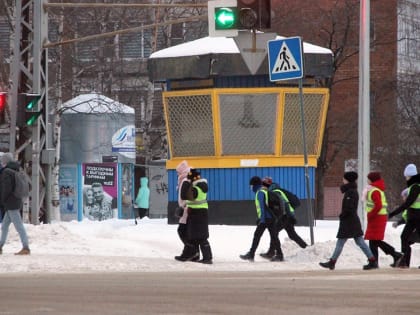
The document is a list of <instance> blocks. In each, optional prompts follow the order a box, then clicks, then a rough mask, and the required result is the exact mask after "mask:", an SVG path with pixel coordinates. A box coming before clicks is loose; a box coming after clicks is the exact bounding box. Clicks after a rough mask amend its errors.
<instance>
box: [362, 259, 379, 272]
mask: <svg viewBox="0 0 420 315" xmlns="http://www.w3.org/2000/svg"><path fill="white" fill-rule="evenodd" d="M378 268H379V266H378V261H377V260H376V259H375V258H370V259H369V263H368V264H367V265H364V266H363V270H371V269H378Z"/></svg>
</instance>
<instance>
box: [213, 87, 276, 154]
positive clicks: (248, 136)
mask: <svg viewBox="0 0 420 315" xmlns="http://www.w3.org/2000/svg"><path fill="white" fill-rule="evenodd" d="M277 96H278V94H220V95H219V103H220V122H221V135H222V137H221V155H242V154H274V144H275V138H274V133H273V130H274V129H275V126H276V117H277V103H278V102H277Z"/></svg>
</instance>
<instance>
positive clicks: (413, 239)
mask: <svg viewBox="0 0 420 315" xmlns="http://www.w3.org/2000/svg"><path fill="white" fill-rule="evenodd" d="M407 196H408V188H405V189H404V190H403V191H402V192H401V198H402V200H403V202H405V201H406V200H407ZM407 212H408V211H407V209H405V210H404V211H403V212H402V214H401V218H400V219H399V220H398V221H395V222H394V223H392V227H393V228H394V229H395V228H397V227H398V226H399V225H402V224H406V223H407V216H408V214H407ZM414 243H420V233H418V232H417V229H416V230H414V231H413V232H412V233H411V236H410V237H409V240H408V244H409V245H410V247H409V250H408V251H407V252H406V253H403V258H401V259H400V260H399V261H398V265H394V264H391V267H399V268H405V267H408V268H409V267H410V261H411V245H413V244H414ZM402 248H403V244H402V241H401V250H402ZM419 268H420V267H419Z"/></svg>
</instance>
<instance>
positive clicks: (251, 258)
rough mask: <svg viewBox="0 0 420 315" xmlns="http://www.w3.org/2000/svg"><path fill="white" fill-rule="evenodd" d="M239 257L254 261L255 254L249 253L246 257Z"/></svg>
mask: <svg viewBox="0 0 420 315" xmlns="http://www.w3.org/2000/svg"><path fill="white" fill-rule="evenodd" d="M239 257H240V258H241V259H243V260H249V261H254V254H253V253H251V252H248V253H246V254H245V255H239Z"/></svg>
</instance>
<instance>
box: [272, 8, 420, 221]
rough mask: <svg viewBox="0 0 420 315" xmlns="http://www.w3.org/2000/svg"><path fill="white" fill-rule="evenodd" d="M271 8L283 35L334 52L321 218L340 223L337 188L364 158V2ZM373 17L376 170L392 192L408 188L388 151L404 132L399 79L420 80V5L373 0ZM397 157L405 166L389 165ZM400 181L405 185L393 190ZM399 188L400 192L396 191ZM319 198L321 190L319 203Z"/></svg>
mask: <svg viewBox="0 0 420 315" xmlns="http://www.w3.org/2000/svg"><path fill="white" fill-rule="evenodd" d="M272 9H273V10H274V12H275V13H274V20H273V28H275V29H277V30H281V32H282V34H284V35H285V36H296V35H299V36H302V37H303V38H304V40H307V41H309V42H313V43H314V44H317V45H321V46H324V47H328V48H330V49H331V50H333V51H334V53H335V66H336V72H335V76H334V77H333V78H332V80H331V82H323V84H325V85H326V86H329V87H330V88H331V99H330V109H329V113H328V118H327V128H326V132H325V138H324V149H325V150H324V152H323V154H324V156H323V157H321V158H320V161H319V166H318V176H319V177H320V178H318V182H317V185H318V189H323V192H324V207H323V210H324V211H323V214H322V211H321V212H318V217H335V216H337V215H338V214H339V212H340V210H341V197H342V195H341V193H340V191H339V190H338V188H337V187H338V186H339V185H340V184H341V183H342V174H343V171H344V170H345V167H346V164H348V163H351V162H354V160H356V159H357V154H358V153H357V150H358V146H357V141H358V131H357V130H358V94H359V92H358V90H359V54H358V49H359V18H360V1H348V0H347V1H344V0H343V1H317V2H316V4H314V2H313V1H285V0H272ZM370 18H371V19H370V20H371V22H370V41H371V49H370V80H371V85H370V96H371V97H370V101H371V116H370V119H371V124H370V128H371V168H375V169H378V170H380V171H383V172H384V177H385V180H386V181H387V182H388V183H391V185H393V187H403V186H402V185H403V182H401V180H400V178H401V172H402V171H401V169H402V168H403V167H404V164H403V165H400V164H401V163H402V162H400V161H399V160H398V159H396V157H395V155H394V156H393V155H392V152H389V151H393V152H394V153H395V152H397V150H400V143H399V142H400V141H399V139H400V138H399V132H401V129H399V128H398V127H399V122H398V119H397V116H396V114H397V112H398V111H399V101H398V99H399V97H398V93H397V91H398V82H399V81H398V80H399V76H400V75H403V76H404V75H406V73H407V72H408V73H409V74H410V75H413V74H414V75H415V74H417V76H418V73H419V70H420V55H419V53H418V51H419V50H418V45H419V42H418V40H419V39H418V35H417V39H415V38H416V37H415V36H413V35H414V34H415V29H417V30H418V27H419V24H420V4H419V3H418V2H416V1H397V0H390V1H375V0H373V1H370ZM293 21H299V23H295V22H293ZM408 38H412V39H413V38H414V40H411V41H410V40H409V39H408ZM413 65H414V66H413ZM417 104H418V103H417ZM417 135H418V134H417ZM414 137H416V134H415V133H414ZM417 137H418V136H417ZM414 140H415V139H414ZM417 140H420V139H418V138H417ZM414 143H415V142H414ZM417 143H419V141H417ZM417 152H418V151H417ZM388 154H390V155H388ZM415 158H416V157H415V156H414V159H415ZM392 159H394V160H395V162H396V163H400V164H392V163H389V161H390V160H392ZM417 160H418V155H417ZM322 169H324V170H325V173H324V174H323V176H322V175H320V171H322ZM395 178H398V180H397V181H396V183H395V184H394V182H393V180H394V179H395ZM398 183H400V184H401V186H397V185H398ZM399 191H400V190H399V188H396V190H395V193H394V194H392V193H390V194H389V196H388V198H389V199H391V200H395V199H396V198H398V194H399ZM320 192H321V191H320V190H318V199H319V197H320ZM321 204H322V203H318V205H321Z"/></svg>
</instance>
